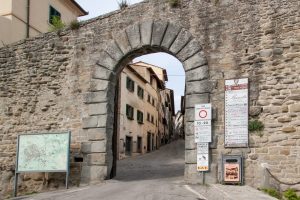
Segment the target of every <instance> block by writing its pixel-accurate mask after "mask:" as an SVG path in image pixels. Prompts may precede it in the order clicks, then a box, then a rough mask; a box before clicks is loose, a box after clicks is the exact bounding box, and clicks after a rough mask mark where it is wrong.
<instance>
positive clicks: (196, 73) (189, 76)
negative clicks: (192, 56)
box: [185, 65, 209, 81]
mask: <svg viewBox="0 0 300 200" xmlns="http://www.w3.org/2000/svg"><path fill="white" fill-rule="evenodd" d="M185 75H186V80H188V81H201V80H204V79H208V78H209V68H208V66H207V65H204V66H201V67H197V68H195V69H193V70H190V71H187V72H186V74H185Z"/></svg>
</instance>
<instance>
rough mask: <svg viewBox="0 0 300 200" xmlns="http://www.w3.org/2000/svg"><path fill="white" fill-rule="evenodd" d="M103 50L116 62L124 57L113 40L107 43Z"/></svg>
mask: <svg viewBox="0 0 300 200" xmlns="http://www.w3.org/2000/svg"><path fill="white" fill-rule="evenodd" d="M105 50H106V52H107V53H108V54H109V55H110V56H111V57H112V58H113V59H114V60H116V61H119V60H121V59H122V58H123V56H124V54H123V52H122V50H121V49H120V47H119V46H118V44H117V42H116V41H114V40H112V41H111V42H109V43H108V45H107V47H106V49H105Z"/></svg>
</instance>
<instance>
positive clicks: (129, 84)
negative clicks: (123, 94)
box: [126, 76, 135, 92]
mask: <svg viewBox="0 0 300 200" xmlns="http://www.w3.org/2000/svg"><path fill="white" fill-rule="evenodd" d="M134 85H135V83H134V81H133V80H132V79H131V78H130V77H129V76H127V77H126V88H127V90H128V91H130V92H134Z"/></svg>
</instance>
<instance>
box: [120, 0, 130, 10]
mask: <svg viewBox="0 0 300 200" xmlns="http://www.w3.org/2000/svg"><path fill="white" fill-rule="evenodd" d="M118 4H119V8H120V9H121V10H122V9H125V8H127V7H128V6H129V3H128V2H127V0H121V1H118Z"/></svg>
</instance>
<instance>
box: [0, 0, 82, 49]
mask: <svg viewBox="0 0 300 200" xmlns="http://www.w3.org/2000/svg"><path fill="white" fill-rule="evenodd" d="M87 14H88V13H87V12H86V11H85V10H84V9H83V8H82V7H80V5H78V4H77V3H76V2H75V1H74V0H0V26H1V29H0V47H1V46H4V45H7V44H10V43H13V42H17V41H19V40H22V39H25V38H28V37H33V36H36V35H39V34H40V33H45V32H48V31H49V27H50V26H51V23H52V22H51V19H52V17H53V16H58V17H60V18H61V20H62V21H63V22H64V23H66V24H68V23H70V22H71V21H73V20H76V19H77V17H79V16H84V15H87Z"/></svg>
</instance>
